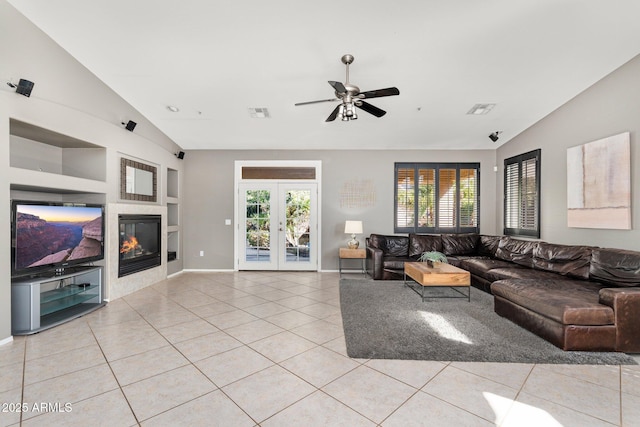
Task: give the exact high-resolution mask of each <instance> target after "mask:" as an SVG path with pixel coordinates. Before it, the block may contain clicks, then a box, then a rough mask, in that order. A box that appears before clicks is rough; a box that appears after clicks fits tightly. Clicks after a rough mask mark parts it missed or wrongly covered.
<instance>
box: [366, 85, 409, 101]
mask: <svg viewBox="0 0 640 427" xmlns="http://www.w3.org/2000/svg"><path fill="white" fill-rule="evenodd" d="M393 95H400V91H399V90H398V88H397V87H388V88H386V89H377V90H369V91H367V92H360V95H359V98H362V99H365V98H367V99H368V98H380V97H381V96H393Z"/></svg>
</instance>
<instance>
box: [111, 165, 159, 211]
mask: <svg viewBox="0 0 640 427" xmlns="http://www.w3.org/2000/svg"><path fill="white" fill-rule="evenodd" d="M120 198H121V199H124V200H137V201H142V202H155V201H157V200H158V168H156V167H155V166H151V165H147V164H144V163H140V162H136V161H135V160H131V159H125V158H124V157H123V158H122V159H121V160H120Z"/></svg>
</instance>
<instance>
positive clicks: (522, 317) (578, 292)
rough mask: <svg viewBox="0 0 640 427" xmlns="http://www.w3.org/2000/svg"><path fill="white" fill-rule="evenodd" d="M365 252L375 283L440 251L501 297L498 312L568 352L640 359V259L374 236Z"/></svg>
mask: <svg viewBox="0 0 640 427" xmlns="http://www.w3.org/2000/svg"><path fill="white" fill-rule="evenodd" d="M366 246H367V271H368V273H369V274H370V275H371V276H372V277H373V278H374V279H376V280H380V279H382V280H384V279H401V278H402V277H403V271H404V263H405V262H406V261H416V260H417V258H418V257H419V256H420V254H421V253H422V252H425V251H439V252H442V253H444V254H445V255H447V258H448V260H449V262H450V263H451V264H453V265H456V266H458V267H460V268H463V269H465V270H467V271H469V272H470V273H471V282H472V285H473V286H475V287H477V288H479V289H482V290H484V291H486V292H489V293H491V294H493V295H494V301H495V311H496V313H498V314H499V315H501V316H503V317H506V318H508V319H510V320H511V321H513V322H514V323H517V324H518V325H520V326H522V327H524V328H526V329H528V330H530V331H532V332H534V333H535V334H537V335H539V336H541V337H543V338H544V339H546V340H547V341H549V342H551V343H553V344H554V345H556V346H558V347H560V348H562V349H563V350H584V351H623V352H627V353H638V352H640V252H635V251H628V250H622V249H605V248H598V247H591V246H570V245H558V244H552V243H547V242H542V241H529V240H519V239H513V238H510V237H506V236H486V235H477V234H443V235H416V234H410V235H409V236H408V237H407V236H385V235H380V234H372V235H371V236H370V237H369V238H367V245H366Z"/></svg>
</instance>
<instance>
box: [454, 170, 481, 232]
mask: <svg viewBox="0 0 640 427" xmlns="http://www.w3.org/2000/svg"><path fill="white" fill-rule="evenodd" d="M477 178H478V174H477V170H476V169H460V221H459V223H460V227H461V228H466V227H475V226H476V225H477V224H478V207H479V204H480V200H479V197H478V191H477V189H478V183H477V181H478V179H477Z"/></svg>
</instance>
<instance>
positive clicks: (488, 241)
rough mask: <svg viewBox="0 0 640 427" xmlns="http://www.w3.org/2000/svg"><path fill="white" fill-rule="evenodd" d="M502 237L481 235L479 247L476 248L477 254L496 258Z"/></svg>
mask: <svg viewBox="0 0 640 427" xmlns="http://www.w3.org/2000/svg"><path fill="white" fill-rule="evenodd" d="M500 237H501V236H486V235H481V236H480V238H479V239H478V246H477V248H476V252H477V254H478V255H481V256H488V257H491V258H495V257H496V251H497V250H498V244H500Z"/></svg>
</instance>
